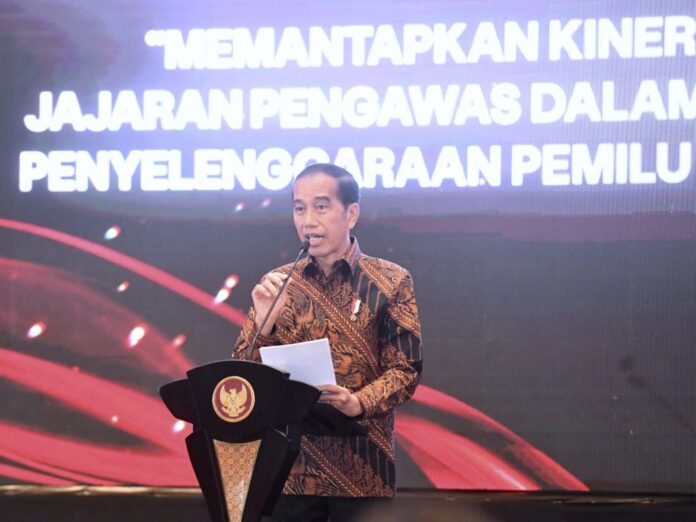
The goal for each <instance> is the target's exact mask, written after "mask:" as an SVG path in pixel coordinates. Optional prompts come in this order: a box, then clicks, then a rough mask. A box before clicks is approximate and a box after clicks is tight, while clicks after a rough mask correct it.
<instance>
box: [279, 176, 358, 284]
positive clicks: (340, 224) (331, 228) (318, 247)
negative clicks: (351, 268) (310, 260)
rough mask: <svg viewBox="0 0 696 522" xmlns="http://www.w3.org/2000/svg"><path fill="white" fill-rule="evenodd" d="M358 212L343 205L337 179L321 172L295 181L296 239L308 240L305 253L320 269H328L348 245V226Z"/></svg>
mask: <svg viewBox="0 0 696 522" xmlns="http://www.w3.org/2000/svg"><path fill="white" fill-rule="evenodd" d="M359 216H360V207H359V206H358V204H357V203H352V204H350V205H348V207H347V208H346V207H344V206H343V203H341V200H340V199H338V181H336V179H334V178H332V177H331V176H327V175H326V174H323V173H317V174H310V175H308V176H304V177H302V178H300V179H299V180H297V181H296V182H295V186H294V188H293V219H294V221H295V229H296V230H297V235H298V236H299V238H300V241H309V254H310V255H311V256H313V257H314V258H315V259H316V260H317V262H318V263H319V266H320V267H321V268H322V269H325V270H326V269H329V268H330V267H331V266H332V265H333V263H334V262H336V261H337V260H338V259H340V258H341V257H342V256H343V254H345V253H346V251H347V250H348V247H349V246H350V235H349V234H350V230H351V229H352V228H353V227H354V226H355V223H357V221H358V217H359Z"/></svg>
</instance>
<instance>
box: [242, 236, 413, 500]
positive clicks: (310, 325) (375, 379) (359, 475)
mask: <svg viewBox="0 0 696 522" xmlns="http://www.w3.org/2000/svg"><path fill="white" fill-rule="evenodd" d="M351 241H352V244H351V247H350V249H349V250H348V252H347V253H346V255H345V256H344V257H343V258H342V259H340V260H338V261H337V262H336V263H335V264H334V266H333V270H332V272H331V274H330V275H329V276H326V275H325V274H324V273H323V272H322V271H321V270H320V269H319V267H318V265H317V264H316V263H315V262H314V260H313V259H312V258H311V256H310V257H309V258H306V259H303V260H301V261H300V262H299V263H298V265H297V269H296V272H295V273H294V274H293V276H292V281H291V282H290V283H289V284H288V286H287V287H286V291H287V292H288V299H287V301H286V303H285V305H284V307H283V309H282V310H281V312H280V314H279V316H278V319H277V320H276V324H275V327H274V329H273V331H272V332H271V334H270V335H269V336H263V335H259V337H258V340H257V342H256V346H255V347H254V350H253V355H252V358H253V359H254V360H257V361H258V360H259V354H258V348H259V347H261V346H270V345H278V344H289V343H297V342H301V341H310V340H314V339H321V338H324V337H326V338H328V339H329V344H330V345H331V355H332V359H333V365H334V371H335V373H336V383H337V384H338V385H339V386H343V387H345V388H348V389H349V390H350V391H351V392H352V393H354V394H355V395H356V396H357V398H358V399H359V400H360V403H361V404H362V407H363V415H362V416H361V417H360V418H359V419H358V420H357V422H359V423H360V424H362V425H363V426H364V427H365V428H367V436H357V435H352V436H327V435H321V434H313V433H305V434H304V435H303V436H302V441H301V449H300V454H299V455H298V457H297V460H296V461H295V464H294V466H293V468H292V471H291V472H290V476H289V477H288V480H287V482H286V483H285V487H284V489H283V493H284V494H286V495H320V496H348V497H389V496H392V495H393V494H394V487H395V477H394V408H395V407H396V406H398V405H399V404H401V403H403V402H405V401H406V400H408V399H409V398H410V397H411V395H413V392H414V391H415V389H416V386H417V385H418V380H419V377H420V373H421V367H422V357H421V340H420V323H419V320H418V310H417V308H416V300H415V297H414V293H413V282H412V280H411V276H410V274H409V273H408V271H407V270H405V269H404V268H402V267H400V266H398V265H396V264H394V263H391V262H389V261H385V260H383V259H378V258H374V257H369V256H366V255H364V254H362V253H361V251H360V247H359V246H358V242H357V240H355V239H354V238H351ZM290 266H291V265H286V266H283V267H280V268H278V269H276V271H278V272H282V273H287V272H289V270H290ZM254 319H255V310H254V308H253V307H252V308H251V309H250V311H249V314H248V316H247V320H246V322H245V324H244V326H243V327H242V331H241V333H240V335H239V339H238V340H237V343H236V345H235V349H234V354H233V356H234V357H235V358H239V359H244V358H246V355H247V353H246V352H247V348H248V347H249V343H251V342H252V340H253V338H254V335H255V334H256V332H257V330H256V326H255V324H254Z"/></svg>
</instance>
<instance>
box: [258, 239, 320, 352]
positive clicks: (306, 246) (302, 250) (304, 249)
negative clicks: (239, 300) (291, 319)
mask: <svg viewBox="0 0 696 522" xmlns="http://www.w3.org/2000/svg"><path fill="white" fill-rule="evenodd" d="M308 250H309V241H305V242H303V243H302V247H301V248H300V253H299V254H297V257H296V258H295V262H294V263H293V264H292V266H291V267H290V271H289V272H288V277H287V278H285V281H283V284H282V285H281V287H280V291H279V292H278V293H277V294H276V296H275V298H274V299H273V302H272V303H271V307H270V308H269V309H268V312H266V316H265V317H264V318H263V321H261V326H259V328H258V329H257V330H256V335H255V336H254V339H253V340H252V341H251V344H250V345H249V346H248V347H247V351H246V359H247V360H248V361H250V360H251V355H252V353H253V352H254V346H255V345H256V340H257V339H258V338H259V335H260V334H261V331H262V330H263V327H264V326H266V323H267V322H268V318H269V317H270V315H271V312H272V311H273V308H274V307H275V305H276V303H277V302H278V299H279V298H280V294H282V293H283V290H285V287H286V286H287V284H288V283H289V282H290V276H291V275H292V273H293V272H294V271H295V267H296V266H297V263H298V262H299V261H300V258H301V257H302V255H303V254H304V253H305V252H307V251H308Z"/></svg>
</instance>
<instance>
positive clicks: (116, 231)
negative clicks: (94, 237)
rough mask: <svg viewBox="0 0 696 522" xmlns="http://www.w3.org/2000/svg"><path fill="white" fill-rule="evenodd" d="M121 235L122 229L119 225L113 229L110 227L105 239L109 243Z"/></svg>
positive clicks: (105, 233)
mask: <svg viewBox="0 0 696 522" xmlns="http://www.w3.org/2000/svg"><path fill="white" fill-rule="evenodd" d="M120 235H121V227H119V226H118V225H114V226H112V227H109V228H108V229H107V231H106V232H104V239H106V240H107V241H111V240H112V239H116V238H117V237H118V236H120Z"/></svg>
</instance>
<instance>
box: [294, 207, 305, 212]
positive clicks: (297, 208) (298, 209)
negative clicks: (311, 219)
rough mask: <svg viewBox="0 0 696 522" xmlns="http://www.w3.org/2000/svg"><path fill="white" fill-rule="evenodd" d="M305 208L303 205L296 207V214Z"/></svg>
mask: <svg viewBox="0 0 696 522" xmlns="http://www.w3.org/2000/svg"><path fill="white" fill-rule="evenodd" d="M303 210H304V208H302V207H295V214H301V213H302V211H303Z"/></svg>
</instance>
